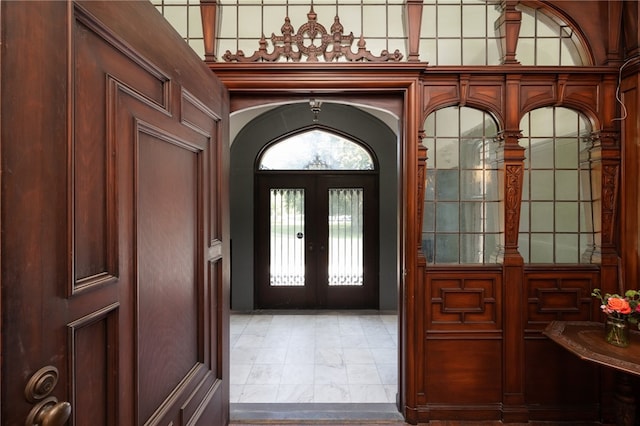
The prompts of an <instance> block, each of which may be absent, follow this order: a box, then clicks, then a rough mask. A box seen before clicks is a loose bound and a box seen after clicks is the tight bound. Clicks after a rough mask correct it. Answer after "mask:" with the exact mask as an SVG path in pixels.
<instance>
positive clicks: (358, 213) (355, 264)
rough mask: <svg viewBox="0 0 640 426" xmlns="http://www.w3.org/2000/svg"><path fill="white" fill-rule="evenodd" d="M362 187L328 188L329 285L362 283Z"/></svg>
mask: <svg viewBox="0 0 640 426" xmlns="http://www.w3.org/2000/svg"><path fill="white" fill-rule="evenodd" d="M363 210H364V190H363V189H362V188H329V223H328V226H329V244H328V250H329V265H328V268H329V283H328V284H329V285H330V286H361V285H362V284H363V262H364V259H363V227H362V225H363Z"/></svg>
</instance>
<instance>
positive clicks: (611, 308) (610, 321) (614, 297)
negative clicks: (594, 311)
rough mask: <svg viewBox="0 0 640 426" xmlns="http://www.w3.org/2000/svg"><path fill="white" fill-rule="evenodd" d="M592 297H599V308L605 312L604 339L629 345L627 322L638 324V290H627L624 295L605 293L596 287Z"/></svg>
mask: <svg viewBox="0 0 640 426" xmlns="http://www.w3.org/2000/svg"><path fill="white" fill-rule="evenodd" d="M591 295H592V296H593V297H597V298H598V299H600V309H601V310H602V312H604V313H605V314H607V320H606V322H605V340H606V341H607V342H608V343H610V344H612V345H615V346H620V347H623V348H624V347H627V346H629V326H628V324H629V323H631V324H638V327H639V328H640V324H639V323H638V319H639V318H640V292H638V291H637V290H627V291H626V292H625V293H624V296H620V295H619V294H610V293H605V294H604V295H603V294H602V292H601V291H600V289H598V288H596V289H594V290H593V292H592V293H591Z"/></svg>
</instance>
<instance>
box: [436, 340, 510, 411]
mask: <svg viewBox="0 0 640 426" xmlns="http://www.w3.org/2000/svg"><path fill="white" fill-rule="evenodd" d="M426 346H427V352H428V355H427V356H426V358H425V360H424V362H425V363H426V369H425V382H426V384H427V401H429V402H430V403H447V404H484V403H496V402H500V401H501V399H502V371H501V368H502V356H501V353H502V342H501V341H500V340H489V339H487V340H482V339H468V338H467V339H463V338H458V339H455V340H449V339H447V340H440V339H437V340H436V339H429V340H427V343H426Z"/></svg>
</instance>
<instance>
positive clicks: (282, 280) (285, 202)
mask: <svg viewBox="0 0 640 426" xmlns="http://www.w3.org/2000/svg"><path fill="white" fill-rule="evenodd" d="M304 195H305V193H304V189H300V188H296V189H287V188H275V189H271V190H270V206H271V207H270V212H271V213H270V216H271V218H270V241H271V242H270V263H269V265H270V266H269V270H270V285H272V286H304V284H305V280H304V278H305V277H304V265H305V257H304V253H305V250H304V248H305V236H304V202H305V200H304Z"/></svg>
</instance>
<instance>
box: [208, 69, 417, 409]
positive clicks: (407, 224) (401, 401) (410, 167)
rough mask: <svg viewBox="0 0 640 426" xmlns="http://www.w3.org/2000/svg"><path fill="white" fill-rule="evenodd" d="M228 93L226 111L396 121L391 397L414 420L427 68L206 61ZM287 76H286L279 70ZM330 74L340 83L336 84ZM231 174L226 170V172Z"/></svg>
mask: <svg viewBox="0 0 640 426" xmlns="http://www.w3.org/2000/svg"><path fill="white" fill-rule="evenodd" d="M207 64H208V66H209V68H210V69H211V70H212V71H213V72H215V73H216V75H217V76H218V78H220V80H221V81H222V82H223V83H224V84H225V86H226V87H227V89H228V90H229V94H230V107H231V109H230V111H231V113H232V114H233V113H234V112H236V111H240V110H243V109H250V108H256V107H259V106H262V105H269V104H274V103H288V102H291V101H292V100H301V101H305V102H306V100H307V99H308V97H309V94H313V96H314V97H315V98H317V99H321V100H323V101H326V100H327V99H330V100H335V101H337V102H343V103H351V104H355V105H358V104H359V105H366V106H370V107H375V108H378V109H381V110H385V111H387V112H389V113H391V114H393V115H395V116H396V117H398V120H399V122H400V126H399V129H398V130H399V135H398V136H399V137H398V143H399V145H400V147H399V155H400V158H399V159H398V161H399V166H398V169H399V171H398V173H399V176H398V181H399V182H398V186H399V188H398V222H399V223H398V229H399V232H398V242H399V244H398V276H397V284H398V297H397V301H396V302H397V307H398V398H397V407H398V410H399V411H400V412H401V413H402V414H403V416H404V417H405V419H408V420H410V419H415V418H416V415H417V412H416V411H415V410H414V409H412V408H408V407H415V406H417V405H418V401H417V397H416V395H417V393H418V391H417V388H416V387H417V384H418V379H417V376H419V375H420V374H421V372H420V371H421V367H420V366H417V365H415V363H414V362H413V357H412V354H413V353H415V352H417V351H419V350H421V348H422V346H423V345H424V343H423V339H422V338H420V337H419V336H417V334H416V333H417V329H416V326H417V324H419V323H420V315H421V311H420V308H419V306H418V305H419V303H420V302H419V300H420V299H419V297H420V294H418V292H419V288H420V285H419V284H420V279H419V273H418V268H419V256H418V251H419V247H420V235H419V234H420V229H421V224H420V223H419V221H420V209H421V207H419V205H420V203H419V201H420V198H421V197H420V195H419V192H420V190H421V188H422V183H421V182H420V176H419V173H418V163H419V155H418V152H419V146H420V145H421V140H420V139H421V138H420V129H421V128H422V122H420V120H421V119H422V120H424V116H423V114H422V101H421V100H422V93H421V87H422V85H421V84H420V76H421V75H422V73H423V72H424V69H425V66H426V64H424V63H421V62H413V63H412V62H407V63H396V64H382V65H376V64H368V63H361V64H360V63H359V64H338V63H327V64H322V63H320V64H311V63H297V64H287V65H288V66H287V68H286V69H283V68H282V66H281V65H280V64H268V63H260V64H237V63H224V62H208V63H207ZM285 70H286V71H285ZM337 73H339V74H340V78H336V75H337ZM232 173H233V171H232Z"/></svg>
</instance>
